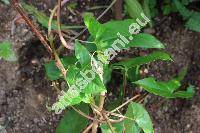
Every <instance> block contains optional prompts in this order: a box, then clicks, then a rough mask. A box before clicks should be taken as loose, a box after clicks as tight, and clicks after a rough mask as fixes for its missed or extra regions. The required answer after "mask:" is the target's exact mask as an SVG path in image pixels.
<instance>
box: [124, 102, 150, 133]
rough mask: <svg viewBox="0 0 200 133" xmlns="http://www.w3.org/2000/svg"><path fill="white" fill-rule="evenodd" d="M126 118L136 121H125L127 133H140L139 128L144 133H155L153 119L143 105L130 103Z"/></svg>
mask: <svg viewBox="0 0 200 133" xmlns="http://www.w3.org/2000/svg"><path fill="white" fill-rule="evenodd" d="M125 116H126V117H128V118H131V119H133V120H134V121H133V120H130V119H125V121H124V125H125V130H126V132H127V133H139V129H138V127H140V128H141V129H142V130H143V131H144V133H154V130H153V125H152V122H151V118H150V116H149V114H148V112H147V111H146V110H145V109H144V107H143V106H142V105H141V104H138V103H135V102H132V103H130V104H129V106H128V109H127V111H126V114H125Z"/></svg>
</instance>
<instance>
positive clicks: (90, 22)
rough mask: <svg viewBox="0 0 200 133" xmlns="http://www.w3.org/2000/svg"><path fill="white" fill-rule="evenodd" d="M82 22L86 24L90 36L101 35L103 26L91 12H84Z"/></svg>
mask: <svg viewBox="0 0 200 133" xmlns="http://www.w3.org/2000/svg"><path fill="white" fill-rule="evenodd" d="M84 23H85V25H86V26H87V28H88V30H89V32H90V34H91V35H92V37H94V38H98V37H99V36H100V35H102V33H103V31H104V27H103V26H102V25H101V24H100V23H99V22H98V21H97V20H96V19H95V18H94V16H93V14H91V13H85V14H84Z"/></svg>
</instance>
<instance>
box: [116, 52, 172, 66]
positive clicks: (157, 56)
mask: <svg viewBox="0 0 200 133" xmlns="http://www.w3.org/2000/svg"><path fill="white" fill-rule="evenodd" d="M155 60H168V61H171V60H172V59H171V57H170V56H169V55H168V54H166V53H164V52H160V51H156V52H153V53H152V54H149V55H147V56H143V57H136V58H132V59H129V60H127V61H121V62H118V63H114V64H113V67H114V68H115V67H116V66H123V67H124V68H125V69H127V70H128V69H129V68H132V67H136V66H140V65H144V64H147V63H150V62H152V61H155Z"/></svg>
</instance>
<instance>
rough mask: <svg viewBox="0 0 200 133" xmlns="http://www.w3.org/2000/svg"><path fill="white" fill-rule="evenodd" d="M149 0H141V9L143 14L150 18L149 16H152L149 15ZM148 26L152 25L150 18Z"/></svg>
mask: <svg viewBox="0 0 200 133" xmlns="http://www.w3.org/2000/svg"><path fill="white" fill-rule="evenodd" d="M149 2H150V0H144V1H143V10H144V13H145V15H146V16H147V17H148V18H149V19H150V18H152V16H151V10H150V6H149ZM149 26H150V27H153V23H152V20H151V21H150V22H149Z"/></svg>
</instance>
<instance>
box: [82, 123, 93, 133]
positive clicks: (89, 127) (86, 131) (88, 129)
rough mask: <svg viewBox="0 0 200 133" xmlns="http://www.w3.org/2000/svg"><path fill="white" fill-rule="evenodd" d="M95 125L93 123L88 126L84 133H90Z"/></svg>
mask: <svg viewBox="0 0 200 133" xmlns="http://www.w3.org/2000/svg"><path fill="white" fill-rule="evenodd" d="M92 126H93V123H91V124H90V125H89V126H87V128H86V129H85V130H84V131H83V133H88V132H89V131H90V129H91V128H92Z"/></svg>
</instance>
